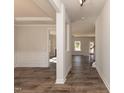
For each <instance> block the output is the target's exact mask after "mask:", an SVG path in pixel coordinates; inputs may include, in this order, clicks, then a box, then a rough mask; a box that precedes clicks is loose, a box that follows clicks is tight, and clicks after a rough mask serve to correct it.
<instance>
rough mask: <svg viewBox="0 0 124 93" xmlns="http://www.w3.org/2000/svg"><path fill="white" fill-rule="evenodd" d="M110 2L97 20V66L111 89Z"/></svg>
mask: <svg viewBox="0 0 124 93" xmlns="http://www.w3.org/2000/svg"><path fill="white" fill-rule="evenodd" d="M109 6H110V5H109V1H107V2H106V4H105V6H104V8H103V10H102V11H101V13H100V15H99V17H98V18H97V20H96V24H95V25H96V65H97V70H98V72H99V74H100V76H101V78H102V79H103V81H104V83H105V84H106V86H107V88H108V89H109V87H110V22H109V21H110V14H109V13H110V10H109Z"/></svg>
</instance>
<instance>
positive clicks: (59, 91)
mask: <svg viewBox="0 0 124 93" xmlns="http://www.w3.org/2000/svg"><path fill="white" fill-rule="evenodd" d="M15 93H109V92H108V90H107V88H106V87H105V85H104V83H103V82H102V80H101V78H100V77H99V75H98V73H97V71H96V70H95V69H93V68H92V67H91V66H90V64H89V63H88V59H87V58H86V57H83V56H73V67H72V70H71V72H70V73H69V75H68V76H67V81H66V83H65V84H63V85H58V84H55V64H54V63H53V64H51V66H50V67H49V68H15Z"/></svg>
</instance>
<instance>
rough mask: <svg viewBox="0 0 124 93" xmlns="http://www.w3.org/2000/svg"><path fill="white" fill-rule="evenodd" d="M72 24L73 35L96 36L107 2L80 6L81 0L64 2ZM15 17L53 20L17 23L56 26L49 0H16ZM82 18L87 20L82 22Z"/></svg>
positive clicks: (92, 0) (93, 1) (90, 0)
mask: <svg viewBox="0 0 124 93" xmlns="http://www.w3.org/2000/svg"><path fill="white" fill-rule="evenodd" d="M62 1H63V3H64V5H65V7H66V11H67V13H68V16H69V17H70V19H71V22H72V32H73V34H94V33H95V31H94V30H95V26H94V23H95V20H96V17H97V16H98V15H99V12H100V10H101V9H102V7H103V5H104V2H105V1H106V0H86V2H85V4H84V6H82V7H81V6H80V3H79V0H62ZM14 9H15V11H14V16H15V17H34V19H35V17H42V18H46V19H48V18H52V19H53V22H52V21H48V20H47V21H34V20H33V21H25V22H23V21H20V22H19V21H15V23H21V24H29V23H30V24H33V23H34V24H48V23H50V24H55V20H54V19H55V16H56V15H55V10H54V9H53V7H52V6H51V5H50V2H49V0H14ZM81 17H84V18H85V19H83V20H81Z"/></svg>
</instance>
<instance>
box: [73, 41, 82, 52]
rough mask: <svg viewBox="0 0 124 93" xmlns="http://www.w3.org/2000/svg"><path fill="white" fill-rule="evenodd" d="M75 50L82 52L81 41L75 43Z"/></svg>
mask: <svg viewBox="0 0 124 93" xmlns="http://www.w3.org/2000/svg"><path fill="white" fill-rule="evenodd" d="M74 50H75V51H81V41H75V42H74Z"/></svg>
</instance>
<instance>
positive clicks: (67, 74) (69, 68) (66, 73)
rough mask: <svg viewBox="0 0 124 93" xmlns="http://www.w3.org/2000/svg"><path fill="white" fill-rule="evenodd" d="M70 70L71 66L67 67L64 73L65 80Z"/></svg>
mask: <svg viewBox="0 0 124 93" xmlns="http://www.w3.org/2000/svg"><path fill="white" fill-rule="evenodd" d="M70 70H71V66H69V67H68V69H67V71H66V73H65V78H66V77H67V75H68V73H69V72H70Z"/></svg>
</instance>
